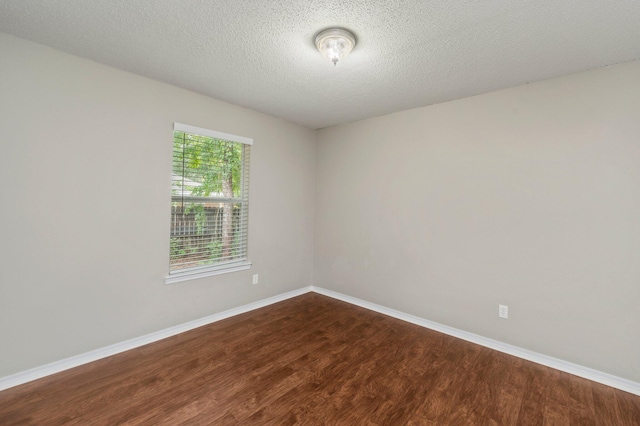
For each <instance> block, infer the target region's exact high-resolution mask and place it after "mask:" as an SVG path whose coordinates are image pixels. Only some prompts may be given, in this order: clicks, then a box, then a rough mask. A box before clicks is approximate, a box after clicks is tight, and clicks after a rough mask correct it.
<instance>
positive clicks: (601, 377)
mask: <svg viewBox="0 0 640 426" xmlns="http://www.w3.org/2000/svg"><path fill="white" fill-rule="evenodd" d="M311 290H312V291H313V292H315V293H318V294H322V295H325V296H329V297H331V298H334V299H337V300H341V301H343V302H347V303H350V304H352V305H356V306H360V307H362V308H365V309H369V310H372V311H375V312H378V313H381V314H384V315H388V316H390V317H393V318H397V319H399V320H402V321H406V322H410V323H412V324H416V325H419V326H421V327H425V328H429V329H431V330H435V331H438V332H440V333H444V334H448V335H449V336H453V337H457V338H459V339H462V340H466V341H468V342H471V343H476V344H478V345H481V346H485V347H487V348H490V349H495V350H496V351H500V352H504V353H506V354H509V355H513V356H517V357H518V358H522V359H526V360H527V361H531V362H535V363H537V364H542V365H546V366H547V367H551V368H555V369H556V370H560V371H564V372H565V373H569V374H573V375H574V376H579V377H583V378H585V379H588V380H592V381H594V382H597V383H602V384H603V385H607V386H611V387H613V388H616V389H620V390H623V391H625V392H629V393H632V394H635V395H639V396H640V383H637V382H633V381H631V380H627V379H623V378H622V377H617V376H613V375H611V374H608V373H603V372H602V371H598V370H594V369H592V368H588V367H583V366H581V365H578V364H574V363H571V362H568V361H563V360H561V359H558V358H553V357H550V356H547V355H543V354H540V353H537V352H533V351H530V350H528V349H523V348H520V347H518V346H513V345H509V344H507V343H503V342H499V341H497V340H493V339H489V338H487V337H483V336H480V335H477V334H473V333H469V332H467V331H463V330H459V329H457V328H453V327H449V326H447V325H444V324H440V323H437V322H434V321H429V320H426V319H423V318H420V317H416V316H414V315H409V314H405V313H404V312H400V311H396V310H395V309H390V308H387V307H384V306H380V305H376V304H375V303H370V302H367V301H366V300H361V299H358V298H356V297H351V296H347V295H346V294H342V293H338V292H335V291H332V290H327V289H324V288H321V287H316V286H312V287H311Z"/></svg>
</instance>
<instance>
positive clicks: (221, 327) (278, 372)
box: [0, 293, 640, 426]
mask: <svg viewBox="0 0 640 426" xmlns="http://www.w3.org/2000/svg"><path fill="white" fill-rule="evenodd" d="M17 424H20V425H23V424H33V425H59V424H82V425H87V424H97V425H116V424H131V425H137V424H149V425H179V424H195V425H198V424H203V425H209V424H215V425H237V424H242V425H248V424H256V425H292V424H303V425H374V424H376V425H616V426H618V425H621V426H622V425H640V397H638V396H635V395H632V394H629V393H626V392H622V391H619V390H616V389H613V388H610V387H607V386H604V385H600V384H597V383H594V382H591V381H588V380H585V379H581V378H578V377H575V376H571V375H569V374H566V373H562V372H559V371H556V370H553V369H551V368H547V367H543V366H540V365H538V364H534V363H531V362H528V361H524V360H521V359H519V358H515V357H512V356H509V355H506V354H503V353H500V352H496V351H493V350H491V349H487V348H484V347H482V346H478V345H475V344H472V343H468V342H465V341H462V340H458V339H456V338H453V337H449V336H446V335H443V334H440V333H437V332H434V331H431V330H427V329H424V328H421V327H418V326H416V325H412V324H408V323H404V322H402V321H399V320H396V319H393V318H390V317H387V316H384V315H381V314H378V313H375V312H371V311H368V310H366V309H362V308H359V307H356V306H352V305H349V304H346V303H343V302H340V301H336V300H333V299H330V298H327V297H324V296H321V295H318V294H315V293H309V294H305V295H302V296H299V297H296V298H294V299H290V300H287V301H284V302H281V303H278V304H275V305H271V306H268V307H266V308H262V309H259V310H256V311H253V312H249V313H247V314H243V315H239V316H236V317H233V318H229V319H226V320H223V321H220V322H217V323H214V324H211V325H208V326H205V327H201V328H199V329H196V330H193V331H190V332H187V333H183V334H181V335H179V336H175V337H171V338H168V339H165V340H162V341H160V342H156V343H153V344H150V345H147V346H144V347H141V348H138V349H134V350H131V351H128V352H126V353H122V354H119V355H115V356H112V357H109V358H106V359H103V360H100V361H96V362H94V363H91V364H87V365H84V366H81V367H77V368H74V369H72V370H68V371H65V372H62V373H58V374H56V375H53V376H49V377H46V378H43V379H40V380H37V381H34V382H31V383H27V384H24V385H21V386H18V387H15V388H12V389H8V390H6V391H3V392H0V425H17Z"/></svg>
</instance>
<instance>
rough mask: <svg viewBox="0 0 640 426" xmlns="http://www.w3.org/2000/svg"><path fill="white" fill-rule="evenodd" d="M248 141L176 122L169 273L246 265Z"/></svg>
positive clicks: (196, 272) (195, 271) (187, 272)
mask: <svg viewBox="0 0 640 426" xmlns="http://www.w3.org/2000/svg"><path fill="white" fill-rule="evenodd" d="M248 141H251V140H250V139H247V138H242V137H238V136H234V135H228V134H224V133H220V132H215V131H211V130H207V129H199V128H195V127H192V126H186V125H180V124H178V123H176V125H175V127H174V133H173V169H172V191H171V242H170V256H169V259H170V262H169V263H170V275H172V274H182V275H193V274H195V275H198V274H202V273H203V272H204V273H205V275H208V274H206V272H208V271H221V270H225V269H233V270H235V269H234V268H236V269H237V268H238V266H239V265H248V261H247V237H248V216H249V214H248V213H249V211H248V208H249V150H250V144H249V143H248ZM243 269H246V268H243Z"/></svg>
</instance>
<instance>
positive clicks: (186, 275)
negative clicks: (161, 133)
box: [165, 122, 253, 284]
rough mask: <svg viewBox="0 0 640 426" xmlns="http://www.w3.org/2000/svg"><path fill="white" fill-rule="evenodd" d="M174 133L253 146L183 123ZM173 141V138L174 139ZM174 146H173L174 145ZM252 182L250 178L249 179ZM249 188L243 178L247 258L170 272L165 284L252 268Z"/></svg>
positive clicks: (245, 140)
mask: <svg viewBox="0 0 640 426" xmlns="http://www.w3.org/2000/svg"><path fill="white" fill-rule="evenodd" d="M173 132H174V133H175V132H184V133H190V134H195V135H199V136H207V137H211V138H214V139H223V140H225V141H230V142H237V143H241V144H244V145H249V146H251V145H253V139H252V138H248V137H245V136H237V135H233V134H230V133H224V132H219V131H216V130H211V129H205V128H202V127H196V126H191V125H188V124H182V123H177V122H176V123H174V124H173ZM172 140H173V138H172ZM172 146H173V144H172ZM173 155H174V154H173V151H172V154H171V157H172V164H173ZM249 162H250V160H249V161H248V162H246V163H245V160H244V159H243V165H242V174H243V176H245V173H246V174H248V173H249V170H245V166H246V167H249ZM248 179H249V180H250V176H249V178H248ZM249 180H248V181H247V182H246V184H247V186H248V185H249ZM172 186H173V179H172ZM248 189H249V188H248V187H245V184H244V178H243V188H242V196H243V198H246V201H244V202H245V203H246V204H247V209H246V215H247V218H246V226H247V229H246V234H247V240H246V241H245V258H244V259H242V260H230V261H226V262H220V263H216V264H213V265H201V266H194V267H189V268H185V269H182V270H180V269H178V270H174V271H171V270H169V274H168V275H167V276H166V278H165V284H173V283H177V282H181V281H188V280H193V279H198V278H204V277H209V276H214V275H220V274H227V273H231V272H237V271H243V270H247V269H249V268H251V265H252V263H251V261H250V260H249V242H248V233H249V230H248V226H249V222H248V221H249V218H248V215H249V209H248V204H249V197H248V195H249V192H248ZM170 199H171V203H173V194H172V196H171V197H170ZM169 242H171V234H170V236H169Z"/></svg>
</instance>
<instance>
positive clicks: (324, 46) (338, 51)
mask: <svg viewBox="0 0 640 426" xmlns="http://www.w3.org/2000/svg"><path fill="white" fill-rule="evenodd" d="M355 45H356V38H355V37H354V36H353V34H351V33H350V32H349V31H347V30H342V29H339V28H330V29H328V30H324V31H321V32H320V33H319V34H318V35H317V36H316V47H317V48H318V50H319V51H320V53H322V56H324V57H325V58H327V59H328V60H330V61H331V62H333V65H336V64H337V63H338V61H339V60H341V59H344V58H346V57H347V55H348V54H349V52H351V50H353V48H354V47H355Z"/></svg>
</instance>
